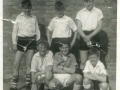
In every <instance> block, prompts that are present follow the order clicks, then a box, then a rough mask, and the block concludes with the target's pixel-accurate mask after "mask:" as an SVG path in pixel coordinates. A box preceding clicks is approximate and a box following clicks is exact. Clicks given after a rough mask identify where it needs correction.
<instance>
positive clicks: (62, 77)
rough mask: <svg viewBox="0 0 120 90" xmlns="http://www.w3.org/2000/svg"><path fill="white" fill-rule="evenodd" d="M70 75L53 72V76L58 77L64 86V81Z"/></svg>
mask: <svg viewBox="0 0 120 90" xmlns="http://www.w3.org/2000/svg"><path fill="white" fill-rule="evenodd" d="M70 77H71V74H54V78H56V79H58V80H59V81H60V82H61V83H62V85H63V86H64V87H65V86H66V83H67V81H68V80H69V78H70Z"/></svg>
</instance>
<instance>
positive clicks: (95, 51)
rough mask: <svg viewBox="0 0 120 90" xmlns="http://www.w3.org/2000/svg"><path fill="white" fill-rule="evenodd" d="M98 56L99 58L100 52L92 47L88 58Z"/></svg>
mask: <svg viewBox="0 0 120 90" xmlns="http://www.w3.org/2000/svg"><path fill="white" fill-rule="evenodd" d="M94 54H96V55H97V56H99V50H98V49H97V48H95V47H92V48H90V49H89V51H88V56H91V55H94Z"/></svg>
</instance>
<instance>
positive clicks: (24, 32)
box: [10, 0, 40, 90]
mask: <svg viewBox="0 0 120 90" xmlns="http://www.w3.org/2000/svg"><path fill="white" fill-rule="evenodd" d="M21 4H22V7H23V8H22V10H23V12H22V13H21V14H19V15H18V16H17V18H16V23H15V24H14V27H13V33H12V43H13V50H14V52H15V53H16V56H15V62H14V68H13V83H12V85H11V88H10V90H17V83H18V77H19V67H20V62H21V60H22V57H23V55H24V52H26V83H25V84H26V86H29V84H30V80H31V75H30V66H31V60H32V57H33V54H34V50H35V49H36V41H37V40H39V39H40V30H39V28H38V23H37V19H36V17H35V16H33V15H31V9H32V4H31V1H30V0H22V1H21Z"/></svg>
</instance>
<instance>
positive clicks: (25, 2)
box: [21, 0, 32, 8]
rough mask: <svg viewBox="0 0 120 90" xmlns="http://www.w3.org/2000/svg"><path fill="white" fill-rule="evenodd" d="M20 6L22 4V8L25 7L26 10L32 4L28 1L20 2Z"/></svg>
mask: <svg viewBox="0 0 120 90" xmlns="http://www.w3.org/2000/svg"><path fill="white" fill-rule="evenodd" d="M21 4H22V7H25V6H26V7H28V8H32V4H31V1H30V0H22V2H21Z"/></svg>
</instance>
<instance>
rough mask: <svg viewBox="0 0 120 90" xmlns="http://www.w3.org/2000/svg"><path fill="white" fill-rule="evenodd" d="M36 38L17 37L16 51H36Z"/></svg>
mask: <svg viewBox="0 0 120 90" xmlns="http://www.w3.org/2000/svg"><path fill="white" fill-rule="evenodd" d="M36 46H37V44H36V36H33V37H19V36H18V41H17V50H18V51H22V52H24V51H26V50H31V49H33V50H35V49H36Z"/></svg>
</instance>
